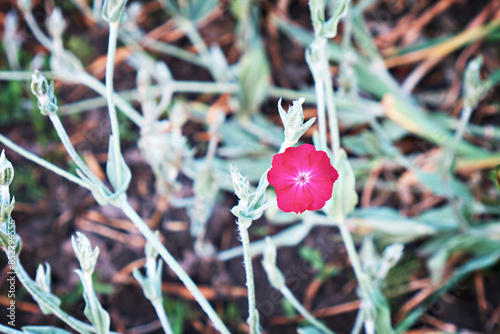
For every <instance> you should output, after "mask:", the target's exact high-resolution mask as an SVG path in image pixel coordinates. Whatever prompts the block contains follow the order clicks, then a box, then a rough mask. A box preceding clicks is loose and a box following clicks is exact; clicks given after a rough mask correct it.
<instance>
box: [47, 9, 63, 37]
mask: <svg viewBox="0 0 500 334" xmlns="http://www.w3.org/2000/svg"><path fill="white" fill-rule="evenodd" d="M64 29H66V22H65V21H64V18H63V15H62V12H61V9H60V8H59V7H55V8H54V10H53V11H52V13H51V14H50V17H49V19H48V20H47V30H48V31H49V33H50V36H52V38H54V39H60V38H61V36H62V34H63V32H64Z"/></svg>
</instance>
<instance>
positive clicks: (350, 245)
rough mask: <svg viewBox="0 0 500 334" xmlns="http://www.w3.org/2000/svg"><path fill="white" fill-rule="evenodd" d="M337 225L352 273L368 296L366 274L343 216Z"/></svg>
mask: <svg viewBox="0 0 500 334" xmlns="http://www.w3.org/2000/svg"><path fill="white" fill-rule="evenodd" d="M337 225H338V227H339V230H340V235H341V236H342V240H343V241H344V245H345V248H346V251H347V255H348V256H349V260H350V261H351V265H352V269H353V270H354V275H355V276H356V279H357V281H358V284H359V286H360V288H361V290H362V291H363V293H364V294H365V296H370V295H371V293H370V289H369V287H368V286H367V285H366V281H365V278H366V274H365V273H364V271H363V268H362V267H361V261H360V260H359V256H358V252H357V251H356V247H355V246H354V241H353V240H352V236H351V232H350V231H349V228H348V227H347V223H346V220H345V218H343V219H342V220H339V221H338V222H337Z"/></svg>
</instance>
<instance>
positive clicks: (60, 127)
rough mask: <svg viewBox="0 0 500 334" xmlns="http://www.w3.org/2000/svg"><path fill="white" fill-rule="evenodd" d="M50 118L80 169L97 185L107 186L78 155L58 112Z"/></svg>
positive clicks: (51, 114)
mask: <svg viewBox="0 0 500 334" xmlns="http://www.w3.org/2000/svg"><path fill="white" fill-rule="evenodd" d="M49 118H50V120H51V121H52V124H53V125H54V128H55V129H56V132H57V135H58V136H59V138H60V139H61V142H62V144H63V146H64V148H65V149H66V152H68V154H69V156H70V157H71V159H72V160H73V162H74V163H75V164H76V165H77V166H78V168H80V170H81V171H82V172H83V173H84V174H85V175H86V176H87V177H88V178H89V179H90V180H92V181H93V182H94V183H95V184H96V185H100V186H101V187H102V188H105V187H106V186H105V185H104V183H102V181H101V180H99V179H98V178H97V176H95V175H94V173H92V171H91V170H90V169H89V167H88V166H87V164H86V163H85V162H83V160H82V159H81V158H80V156H79V155H78V152H76V150H75V148H74V147H73V144H72V143H71V140H70V139H69V137H68V134H67V133H66V130H65V129H64V126H63V125H62V123H61V120H60V119H59V117H58V116H57V114H56V113H50V114H49Z"/></svg>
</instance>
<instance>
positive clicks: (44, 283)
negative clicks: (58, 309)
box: [35, 263, 61, 314]
mask: <svg viewBox="0 0 500 334" xmlns="http://www.w3.org/2000/svg"><path fill="white" fill-rule="evenodd" d="M45 266H46V270H44V268H43V265H41V264H40V265H39V266H38V269H37V271H36V278H35V283H36V285H37V286H38V287H39V288H40V289H42V290H43V291H44V292H46V293H47V294H48V295H50V296H51V297H52V298H51V300H52V303H53V304H55V305H57V306H60V305H61V300H60V299H59V298H58V297H56V296H55V295H53V294H52V293H51V290H50V285H51V282H50V281H51V278H50V264H48V263H45ZM39 306H40V310H41V311H42V313H43V314H51V313H52V312H51V311H50V309H48V308H47V307H45V306H44V305H43V304H40V305H39Z"/></svg>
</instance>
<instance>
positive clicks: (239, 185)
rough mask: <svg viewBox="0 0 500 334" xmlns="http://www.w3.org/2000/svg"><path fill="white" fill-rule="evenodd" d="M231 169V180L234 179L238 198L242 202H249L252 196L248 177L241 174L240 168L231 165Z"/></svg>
mask: <svg viewBox="0 0 500 334" xmlns="http://www.w3.org/2000/svg"><path fill="white" fill-rule="evenodd" d="M229 168H230V169H231V178H232V179H233V187H234V192H235V193H236V196H238V198H239V199H241V200H248V197H249V196H250V182H248V180H247V178H246V177H243V175H241V174H240V172H239V170H238V168H236V167H233V165H229Z"/></svg>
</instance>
